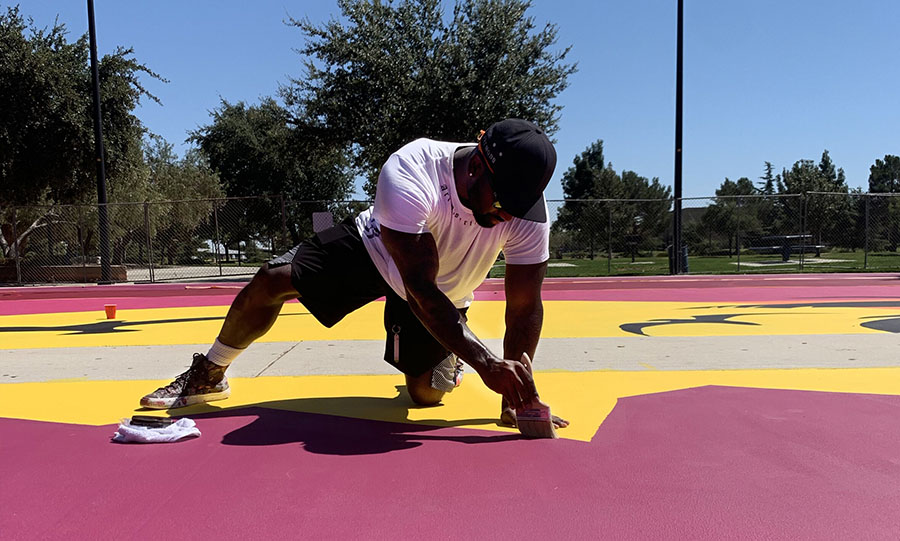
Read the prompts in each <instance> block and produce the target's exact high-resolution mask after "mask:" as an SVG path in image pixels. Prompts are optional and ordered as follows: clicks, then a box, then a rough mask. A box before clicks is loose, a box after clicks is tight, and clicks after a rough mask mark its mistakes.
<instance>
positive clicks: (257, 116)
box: [191, 98, 353, 244]
mask: <svg viewBox="0 0 900 541" xmlns="http://www.w3.org/2000/svg"><path fill="white" fill-rule="evenodd" d="M311 130H312V128H311V127H310V125H309V124H307V123H304V121H303V120H301V119H298V118H296V117H294V116H293V115H292V114H291V113H290V112H289V111H288V110H287V109H285V108H284V107H282V106H280V105H279V104H278V103H277V102H276V101H275V100H274V99H272V98H265V99H263V100H262V101H261V102H260V103H259V105H251V106H248V105H246V104H244V103H243V102H238V103H235V104H232V103H229V102H227V101H225V100H223V101H222V103H221V105H220V106H219V107H218V108H217V109H216V110H214V111H213V121H212V123H211V124H209V125H206V126H203V127H201V128H200V129H198V130H197V131H195V132H193V133H192V135H191V139H192V140H193V141H194V142H195V143H197V144H198V146H199V149H200V151H201V152H202V153H203V155H204V156H206V157H207V159H208V160H209V164H210V166H211V167H212V169H213V170H215V171H216V172H217V173H218V175H219V178H220V179H221V180H222V182H223V183H224V186H225V191H226V193H227V195H228V196H229V197H246V196H267V197H269V198H270V202H271V204H269V206H268V207H267V209H266V210H265V211H261V210H260V211H252V210H249V207H247V205H246V204H245V205H243V208H242V205H241V204H239V203H233V204H229V207H228V209H227V212H229V213H231V214H242V216H241V217H240V218H238V219H235V220H232V221H231V222H229V223H232V224H234V227H233V228H232V230H231V231H226V233H227V235H226V237H228V239H227V242H228V244H232V243H237V242H241V241H244V242H246V241H248V240H249V239H250V236H249V235H248V234H247V232H248V231H254V232H256V233H259V234H261V235H263V236H265V237H267V238H271V237H272V236H273V235H276V233H280V232H281V229H282V224H281V215H282V208H281V204H280V202H279V200H278V199H277V196H279V195H282V194H283V195H284V196H286V197H287V198H288V199H289V200H291V201H294V202H299V201H336V200H340V199H343V198H345V197H346V196H347V195H348V194H349V192H350V191H351V189H352V187H353V177H352V176H351V174H350V172H349V168H348V166H347V160H346V158H345V151H346V147H345V146H342V145H341V144H336V143H334V141H333V140H329V139H327V138H321V137H315V136H312V135H311ZM292 209H297V211H298V212H296V213H292V212H291V211H292ZM300 209H301V207H298V206H295V205H287V206H286V210H287V211H288V216H287V221H288V224H287V225H288V227H289V229H290V231H291V234H292V237H293V242H294V243H297V242H299V240H300V238H302V237H303V236H304V234H305V233H308V232H309V231H310V225H309V223H310V215H309V213H310V212H311V211H312V210H327V209H326V208H315V209H313V208H311V207H309V206H304V207H302V210H300ZM276 230H277V231H276ZM276 236H277V235H276Z"/></svg>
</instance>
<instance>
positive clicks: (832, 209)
mask: <svg viewBox="0 0 900 541" xmlns="http://www.w3.org/2000/svg"><path fill="white" fill-rule="evenodd" d="M781 178H782V181H783V183H784V190H783V193H793V194H803V195H804V197H805V198H806V210H805V214H804V217H805V219H806V230H807V231H809V233H811V234H812V240H813V242H815V243H816V244H820V245H821V244H825V243H827V244H829V245H836V246H845V247H853V245H854V244H855V241H854V240H853V237H854V236H853V235H848V234H847V233H848V232H849V231H853V229H854V228H855V220H856V219H857V214H858V213H857V206H856V205H854V204H853V200H852V198H851V197H850V196H849V188H848V187H847V181H846V177H845V175H844V170H843V169H842V168H836V167H835V165H834V163H833V162H832V160H831V156H830V155H829V154H828V150H825V151H823V152H822V158H821V160H820V161H819V163H818V164H816V163H815V162H813V161H812V160H799V161H797V162H795V163H794V165H793V167H792V168H791V169H790V171H788V170H784V171H783V172H782V174H781ZM809 192H829V193H830V194H831V195H827V194H812V195H809ZM844 194H847V195H844ZM789 220H790V217H787V216H785V222H786V223H787V222H789ZM793 221H794V222H795V223H799V220H797V219H796V217H795V219H794V220H793Z"/></svg>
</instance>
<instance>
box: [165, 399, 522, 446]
mask: <svg viewBox="0 0 900 541" xmlns="http://www.w3.org/2000/svg"><path fill="white" fill-rule="evenodd" d="M396 388H397V391H398V395H397V396H396V397H394V398H378V397H368V396H347V397H327V398H295V399H290V400H272V401H266V402H258V403H255V404H247V405H243V406H238V407H234V408H217V407H215V406H214V405H209V404H206V405H200V406H192V407H188V408H180V409H177V410H170V411H169V413H170V414H172V415H174V416H182V417H184V416H187V417H190V418H192V419H195V420H197V421H200V420H202V419H216V418H228V417H254V419H253V420H252V421H251V422H250V423H249V424H246V425H243V426H241V427H239V428H236V429H234V430H232V431H231V432H228V433H226V434H225V435H224V436H223V437H222V443H223V444H224V445H236V446H266V445H286V444H293V443H299V444H301V446H302V447H303V449H305V450H306V451H309V452H311V453H317V454H328V455H370V454H378V453H387V452H391V451H399V450H404V449H412V448H414V447H419V446H421V445H423V444H424V443H426V442H428V441H454V442H457V443H465V444H484V443H498V442H504V441H511V440H519V439H522V437H521V436H520V435H519V434H509V433H502V434H490V433H485V434H484V435H481V434H472V433H471V432H470V431H466V432H465V433H456V434H451V433H448V432H446V431H441V432H440V433H439V434H435V433H432V432H434V431H435V430H438V429H442V428H454V427H459V426H467V425H468V426H471V425H493V426H501V425H500V423H499V421H498V419H497V418H490V419H488V418H484V419H456V420H452V421H448V420H446V419H440V418H435V419H428V420H418V421H410V420H409V410H410V409H411V408H416V406H413V405H411V404H412V402H411V400H410V398H409V395H408V394H407V391H406V386H405V385H398V386H397V387H396ZM424 409H434V410H435V411H436V412H437V411H440V405H438V406H434V407H433V408H424ZM367 417H368V418H369V419H367ZM373 417H374V418H377V419H380V420H372V419H371V418H373Z"/></svg>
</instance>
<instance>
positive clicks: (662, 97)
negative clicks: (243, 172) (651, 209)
mask: <svg viewBox="0 0 900 541" xmlns="http://www.w3.org/2000/svg"><path fill="white" fill-rule="evenodd" d="M0 5H2V6H3V7H4V8H5V7H6V6H8V5H11V4H10V3H9V2H3V3H2V4H0ZM19 5H20V8H21V12H22V14H23V15H25V16H26V17H27V16H31V17H33V18H34V20H35V22H36V23H37V24H38V25H39V26H49V25H51V24H52V23H53V20H54V18H55V17H56V16H57V14H58V16H59V20H60V21H61V22H63V23H65V24H66V26H67V27H68V29H69V31H70V33H71V38H72V39H75V37H77V36H78V35H80V34H82V33H84V32H86V31H87V15H86V2H85V1H77V0H65V1H47V0H25V1H22V2H20V3H19ZM445 6H450V4H449V3H447V2H445ZM447 9H449V7H448V8H447ZM337 14H338V9H337V7H336V3H335V2H334V1H332V0H316V1H309V0H305V1H296V0H295V1H292V2H288V1H284V0H276V1H271V0H255V1H254V2H252V3H251V2H246V1H236V0H219V1H213V0H191V1H187V2H185V1H180V2H176V1H174V0H157V1H155V2H123V1H121V0H119V1H115V0H95V15H96V21H97V40H98V43H99V49H100V54H101V55H102V54H104V53H107V52H110V51H112V50H114V49H115V47H117V46H125V47H134V49H135V54H136V58H137V59H138V60H140V61H141V62H143V63H145V64H147V65H148V66H149V67H150V68H151V69H153V70H155V71H157V72H158V73H160V74H161V75H162V76H163V77H165V78H166V79H169V81H170V82H169V83H168V84H163V83H160V82H157V81H153V80H147V81H145V83H146V85H147V87H148V89H149V90H150V91H151V92H152V93H154V94H155V95H157V96H158V97H159V98H160V99H161V100H162V102H163V106H159V105H157V104H155V103H153V102H149V101H148V102H146V103H144V104H142V106H141V107H140V108H139V110H138V111H137V114H138V116H139V117H140V118H141V120H142V121H143V122H144V123H145V125H146V126H147V127H148V128H149V129H150V130H152V131H153V132H155V133H158V134H159V135H162V136H163V137H164V138H166V139H167V140H168V141H169V142H171V143H173V144H175V146H176V149H177V150H178V151H179V153H183V151H184V150H185V148H186V145H185V143H184V139H185V138H186V137H187V132H188V131H190V130H193V129H195V128H197V127H198V126H200V125H203V124H206V123H208V122H209V118H210V117H209V111H210V110H212V109H213V108H215V107H216V106H217V105H218V103H219V100H220V97H221V98H225V99H227V100H228V101H232V102H235V101H240V100H243V101H245V102H247V103H256V102H257V101H258V100H259V98H260V97H264V96H271V95H275V94H276V93H277V90H278V86H279V84H284V83H286V82H287V81H288V79H289V77H291V76H299V75H301V73H302V72H301V65H300V57H299V55H297V54H296V53H295V52H294V51H293V48H297V47H300V46H301V45H302V43H303V41H302V40H303V36H302V34H301V33H300V31H299V30H297V29H296V28H293V27H289V26H286V25H285V24H283V20H284V19H285V18H286V16H287V15H290V16H293V17H294V18H302V17H309V18H310V19H311V20H312V21H325V20H327V19H328V17H329V16H331V15H337ZM529 14H530V15H531V16H533V17H534V18H535V20H536V22H537V23H538V24H539V25H543V24H544V23H546V22H552V23H555V24H557V25H558V27H559V43H558V47H559V48H562V47H564V46H567V45H571V46H572V51H571V53H570V56H569V60H570V61H574V62H577V63H578V67H579V70H578V73H576V74H575V75H573V76H572V77H571V78H570V80H569V81H570V86H569V88H568V89H567V90H565V91H564V92H563V93H562V94H561V95H560V96H559V97H558V99H557V101H558V103H560V104H561V105H563V106H564V109H563V111H562V117H561V121H560V130H559V131H558V132H557V133H556V134H555V136H554V137H555V139H556V140H557V152H558V155H559V165H558V166H557V170H556V173H555V175H554V177H553V180H552V181H551V184H550V187H549V188H548V193H547V196H548V198H549V199H560V198H562V197H563V192H562V187H561V184H560V179H561V178H562V175H563V173H564V172H565V170H566V169H567V168H568V167H570V166H571V164H572V160H573V159H574V157H575V156H576V155H578V154H580V153H581V152H582V151H584V149H585V148H586V147H587V146H588V145H590V144H591V143H592V142H594V141H596V140H597V139H603V141H604V147H605V155H606V159H607V161H609V162H612V164H613V167H614V168H615V169H616V170H618V171H621V170H623V169H628V170H633V171H636V172H637V173H638V174H641V175H643V176H646V177H659V179H660V181H661V182H662V183H663V184H665V185H670V186H671V184H672V181H673V177H674V162H673V156H674V118H675V116H674V115H675V113H674V110H675V109H674V104H675V29H676V27H675V24H676V22H675V15H676V2H675V0H618V1H610V0H591V1H588V0H578V1H574V0H534V2H533V6H532V9H531V10H530V12H529ZM897 21H900V2H897V0H858V1H857V2H852V3H851V2H847V1H841V2H838V1H834V0H818V1H814V0H788V1H785V0H781V1H777V0H756V1H753V2H735V1H723V0H685V71H684V76H685V87H684V90H685V97H684V168H683V171H684V173H683V175H684V181H683V182H684V185H683V189H684V196H685V197H700V196H710V195H714V192H715V190H716V188H718V187H719V185H720V184H721V183H722V181H723V180H724V179H725V177H728V178H731V179H733V180H734V179H737V178H739V177H742V176H746V177H749V178H751V179H753V180H757V178H758V177H759V176H760V175H762V173H763V163H764V162H765V161H770V162H772V163H773V164H774V165H775V167H776V171H780V170H781V169H782V168H790V167H791V165H792V164H793V163H794V162H795V161H797V160H799V159H812V160H816V161H818V160H819V158H820V157H821V154H822V151H823V150H824V149H828V150H829V152H830V154H831V157H832V159H833V160H834V162H835V164H836V165H837V166H838V167H842V168H843V169H844V171H845V173H846V175H847V181H848V184H849V186H850V187H851V188H854V187H862V188H863V189H864V190H865V189H866V186H867V180H868V174H869V166H870V165H872V164H873V163H874V161H875V159H876V158H882V157H883V156H884V155H885V154H895V155H900V69H898V65H900V61H898V58H900V39H898V37H897Z"/></svg>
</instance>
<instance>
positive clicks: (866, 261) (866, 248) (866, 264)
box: [863, 194, 869, 270]
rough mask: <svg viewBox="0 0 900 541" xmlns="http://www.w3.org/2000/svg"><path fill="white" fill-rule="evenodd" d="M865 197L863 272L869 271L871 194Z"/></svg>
mask: <svg viewBox="0 0 900 541" xmlns="http://www.w3.org/2000/svg"><path fill="white" fill-rule="evenodd" d="M863 197H865V198H866V228H865V233H864V235H865V240H864V242H863V270H867V269H868V268H869V194H864V195H863Z"/></svg>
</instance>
